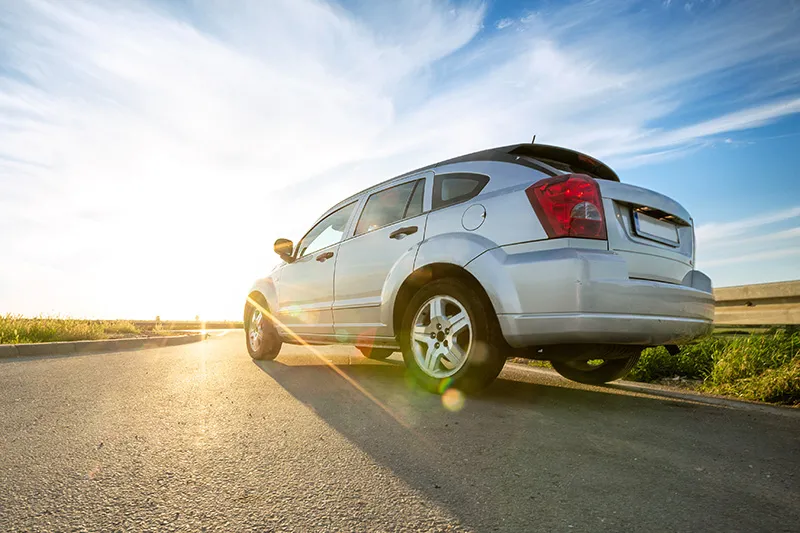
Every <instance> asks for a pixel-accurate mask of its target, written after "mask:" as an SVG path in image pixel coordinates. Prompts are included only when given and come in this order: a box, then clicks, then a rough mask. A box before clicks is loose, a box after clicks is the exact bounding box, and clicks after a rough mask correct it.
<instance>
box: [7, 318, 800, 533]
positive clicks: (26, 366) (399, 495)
mask: <svg viewBox="0 0 800 533" xmlns="http://www.w3.org/2000/svg"><path fill="white" fill-rule="evenodd" d="M319 352H320V354H321V355H322V357H321V358H319V357H317V356H315V355H313V354H312V353H311V352H310V351H309V350H307V349H301V348H296V347H285V348H284V350H283V352H282V353H281V355H280V356H279V357H278V359H277V360H276V361H274V362H269V363H258V364H256V363H253V362H252V361H251V360H250V358H249V357H248V356H247V352H246V350H245V348H244V337H243V335H242V334H241V332H236V333H232V334H229V335H226V336H224V337H219V338H214V339H211V340H209V341H206V342H203V343H198V344H192V345H186V346H177V347H172V348H161V349H151V350H144V351H136V352H122V353H117V354H99V355H83V356H71V357H51V358H39V359H28V360H7V361H2V362H0V531H100V530H103V531H110V530H131V531H132V530H136V531H138V530H151V531H154V530H159V531H177V530H190V531H202V530H205V531H314V530H321V531H421V530H426V531H462V530H472V531H511V532H522V531H569V532H578V531H590V532H595V531H626V532H627V531H648V532H652V531H704V532H706V531H726V532H730V531H747V532H753V531H768V532H776V531H798V530H800V417H798V414H800V412H798V411H796V410H791V411H789V410H784V411H777V410H770V409H766V410H759V409H750V408H741V407H736V406H731V405H706V404H703V403H698V402H694V401H686V400H680V399H675V398H665V397H660V396H659V395H657V394H656V395H653V394H637V393H631V392H629V391H627V390H625V389H624V388H622V387H615V388H611V387H606V388H597V387H583V386H578V385H575V384H571V383H569V382H567V381H565V380H563V379H561V378H559V377H557V376H556V375H554V374H551V373H549V372H546V371H545V372H542V371H536V370H528V369H526V368H523V367H513V366H510V365H507V367H506V370H504V373H503V374H502V375H501V378H500V379H499V380H498V381H497V382H496V383H495V384H493V385H492V386H491V387H490V388H489V389H488V390H487V391H486V392H485V393H484V394H482V395H480V396H478V397H471V398H466V399H465V400H464V401H463V404H462V402H461V400H463V399H462V398H452V397H450V398H446V399H445V400H444V401H443V399H442V398H440V397H437V396H433V395H430V394H427V393H424V392H422V391H419V390H415V389H414V388H413V387H412V386H411V385H410V384H409V382H408V381H407V380H406V379H405V377H404V369H403V366H402V364H401V363H400V361H399V359H397V360H396V361H392V360H390V362H388V363H375V362H372V361H368V360H366V359H364V358H363V357H361V356H360V355H359V354H358V352H356V351H355V350H354V349H351V348H341V347H339V348H322V349H320V350H319ZM398 357H399V356H398V355H397V354H396V355H395V356H393V359H395V358H398ZM324 361H328V362H333V363H335V365H336V369H338V372H337V371H334V370H333V369H331V368H330V367H329V366H328V365H327V364H326V363H325V362H324Z"/></svg>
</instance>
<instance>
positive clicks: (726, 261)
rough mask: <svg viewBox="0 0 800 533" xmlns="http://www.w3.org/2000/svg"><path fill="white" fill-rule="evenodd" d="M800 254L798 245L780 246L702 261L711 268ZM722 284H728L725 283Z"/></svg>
mask: <svg viewBox="0 0 800 533" xmlns="http://www.w3.org/2000/svg"><path fill="white" fill-rule="evenodd" d="M798 255H800V247H794V248H782V249H780V250H764V251H760V252H754V253H749V254H739V255H736V256H733V257H725V258H721V259H713V260H711V261H706V262H705V263H703V266H704V267H705V268H713V267H719V266H730V265H734V264H737V263H751V262H753V261H765V260H768V259H780V258H784V257H795V256H798ZM724 286H728V284H725V285H724Z"/></svg>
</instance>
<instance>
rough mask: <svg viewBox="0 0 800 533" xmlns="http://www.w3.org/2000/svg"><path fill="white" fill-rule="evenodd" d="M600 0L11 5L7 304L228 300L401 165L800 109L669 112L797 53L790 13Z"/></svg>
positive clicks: (151, 308)
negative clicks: (676, 118)
mask: <svg viewBox="0 0 800 533" xmlns="http://www.w3.org/2000/svg"><path fill="white" fill-rule="evenodd" d="M598 4H600V3H592V2H587V3H584V2H580V3H575V4H569V5H565V6H562V7H557V8H553V9H551V10H549V11H546V10H543V11H540V12H537V13H535V14H530V15H527V16H525V17H524V22H525V23H524V24H517V25H516V26H515V31H509V32H495V33H494V34H493V35H492V36H489V37H486V36H482V37H481V39H475V37H476V35H478V33H479V31H480V28H481V26H482V24H484V22H485V20H484V19H485V16H486V8H485V5H484V4H481V3H467V4H460V5H456V4H453V3H448V2H439V1H434V0H405V1H403V2H393V3H386V2H363V3H359V10H358V11H357V12H352V11H348V10H346V9H344V8H343V7H341V6H338V5H335V4H329V3H327V2H325V1H323V0H274V1H271V2H260V1H256V0H248V1H243V2H235V3H228V2H219V1H214V0H198V1H196V2H190V3H186V4H176V5H173V4H167V5H165V6H160V5H156V4H151V3H147V2H140V3H136V2H130V3H126V4H125V6H124V7H120V5H119V4H112V3H109V2H106V1H103V0H96V1H88V2H81V3H74V2H49V1H46V0H30V1H27V2H16V3H13V4H10V5H8V6H7V7H4V10H3V11H2V15H0V16H2V17H3V20H2V24H3V27H4V31H3V32H2V33H0V66H2V67H3V70H2V71H0V72H3V73H4V74H3V75H2V76H0V227H3V228H10V231H6V232H4V233H2V234H0V249H2V250H4V256H3V258H2V260H0V301H2V302H3V306H5V308H0V312H3V311H17V312H24V313H36V312H38V311H40V310H47V311H51V310H52V311H56V312H62V313H69V314H85V315H105V316H115V315H126V316H143V317H147V316H154V315H155V314H160V315H162V316H165V317H166V316H194V315H195V314H197V313H200V314H201V315H205V316H206V317H209V315H213V314H215V313H218V314H221V315H224V316H236V314H238V311H239V306H240V304H241V295H242V292H243V291H244V290H246V287H247V285H248V284H249V282H250V281H251V279H253V278H255V277H257V276H259V275H263V274H265V273H266V272H267V271H268V269H269V266H270V265H271V264H272V263H274V262H275V259H274V255H273V254H272V253H271V251H270V248H271V241H272V240H274V238H275V237H277V236H279V235H285V236H289V237H297V236H299V234H300V233H301V232H302V231H303V230H304V229H306V228H307V226H308V224H309V223H310V222H311V221H312V220H313V219H314V218H316V216H317V215H318V214H319V213H320V212H321V211H322V210H323V209H325V208H326V207H327V206H328V205H330V204H332V203H333V202H335V201H337V200H338V199H340V198H342V197H344V196H345V195H346V194H349V193H351V192H355V191H356V190H358V189H359V188H361V187H363V186H365V185H367V184H370V183H373V182H375V181H378V180H382V179H385V178H387V177H389V176H391V175H393V174H395V173H399V172H402V171H405V170H408V169H410V168H414V167H416V166H420V165H422V164H425V163H429V162H431V161H434V160H437V159H441V158H444V157H448V156H453V155H457V154H458V153H463V152H466V151H469V150H473V149H479V148H483V147H486V146H488V145H496V144H505V143H512V142H520V141H523V140H528V139H530V137H531V135H532V134H534V133H536V134H537V139H538V140H541V141H542V142H549V143H554V144H564V145H568V146H571V147H575V148H578V149H583V150H586V151H588V152H590V153H593V154H596V155H598V156H612V160H611V162H612V163H613V164H615V165H621V166H625V165H629V166H630V165H637V164H645V163H648V162H652V161H655V160H659V159H663V158H668V157H677V156H680V155H681V154H685V153H687V152H689V151H691V150H694V149H697V148H698V146H701V145H702V143H704V142H707V141H708V140H709V139H711V138H713V137H714V136H716V135H721V134H726V133H729V132H734V131H738V130H741V129H743V128H752V127H756V126H759V125H763V124H765V123H768V122H770V121H774V120H777V119H779V118H780V117H782V116H786V115H788V114H792V113H796V112H798V106H799V105H800V100H798V99H797V97H796V96H794V97H792V96H785V95H784V96H781V97H780V98H773V96H774V93H772V92H768V93H766V96H765V95H764V93H762V94H761V99H753V98H750V97H748V96H747V93H746V91H742V92H741V94H740V96H739V98H741V101H739V102H733V103H731V102H729V105H728V106H727V107H726V108H725V109H724V110H720V111H719V112H718V113H716V114H715V115H712V116H708V117H705V118H703V119H702V120H697V121H696V122H695V123H689V124H687V123H685V122H684V123H682V124H681V125H679V126H675V125H672V126H670V127H665V126H659V123H660V121H662V120H664V119H665V118H666V117H669V116H670V114H671V113H673V112H675V111H678V110H682V109H685V108H686V107H687V106H689V105H691V104H692V102H693V101H692V100H690V99H688V96H687V95H689V94H691V95H692V98H694V99H701V98H704V97H708V96H709V94H713V91H715V90H718V88H717V82H719V80H722V79H725V80H727V79H728V78H726V77H725V76H729V75H730V74H729V73H730V72H735V69H736V68H744V66H747V65H753V64H757V63H758V61H759V60H762V59H764V58H774V57H789V58H795V59H796V58H798V57H800V36H798V35H797V33H796V32H794V31H793V28H795V27H796V24H797V22H798V20H799V19H800V15H798V14H797V13H788V14H787V13H786V12H785V10H784V12H781V10H780V9H778V8H774V9H769V8H768V6H760V7H759V8H758V9H756V8H754V7H752V6H751V5H749V4H742V5H740V4H735V5H731V6H727V7H726V8H725V9H722V8H720V9H717V10H715V11H714V13H711V14H706V15H705V16H706V17H707V18H706V19H704V20H703V25H702V31H698V30H697V27H696V26H693V27H687V28H685V29H679V30H673V31H672V33H669V32H668V31H667V30H665V29H662V26H661V25H659V24H655V25H654V22H658V21H659V17H660V16H662V15H661V14H660V12H661V11H662V9H661V7H660V6H657V9H656V10H655V11H652V10H651V11H648V10H641V12H637V14H634V15H631V14H630V12H629V11H626V6H625V5H624V3H602V4H603V5H602V6H601V5H598ZM775 5H776V6H778V7H779V6H780V3H778V4H775ZM648 17H650V18H648ZM500 22H502V21H499V22H498V27H499V25H500ZM516 30H519V31H516ZM654 42H657V43H659V46H657V47H655V46H652V43H654ZM748 68H750V67H748ZM782 75H783V74H781V73H780V72H772V71H764V72H760V78H759V79H760V80H761V82H762V84H763V86H765V87H766V86H768V85H770V84H778V85H779V84H780V83H781V82H780V81H779V79H780V76H782ZM698 80H703V81H704V83H703V84H699V83H698ZM763 98H767V99H766V100H764V99H763ZM733 104H735V106H734V105H733ZM698 230H700V228H698ZM704 231H705V232H706V233H707V234H713V232H714V231H715V230H714V228H713V227H711V228H710V229H709V228H707V229H706V230H704ZM728 231H730V228H728ZM9 258H13V259H9Z"/></svg>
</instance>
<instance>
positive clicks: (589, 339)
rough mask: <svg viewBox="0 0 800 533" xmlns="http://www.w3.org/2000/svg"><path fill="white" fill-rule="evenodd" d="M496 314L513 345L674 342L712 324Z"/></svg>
mask: <svg viewBox="0 0 800 533" xmlns="http://www.w3.org/2000/svg"><path fill="white" fill-rule="evenodd" d="M498 318H499V319H500V329H501V330H502V331H503V335H504V336H505V338H506V340H507V341H508V343H509V344H510V345H511V346H514V347H515V348H522V347H525V346H537V345H548V344H567V343H570V344H571V343H577V344H582V343H602V344H637V345H647V346H654V345H661V344H676V343H679V342H683V341H687V340H690V339H693V338H695V337H698V336H700V335H705V334H706V333H709V332H710V331H711V329H712V328H713V324H712V323H711V322H710V321H708V320H700V319H694V318H678V317H671V316H648V315H627V314H601V313H565V314H556V315H498Z"/></svg>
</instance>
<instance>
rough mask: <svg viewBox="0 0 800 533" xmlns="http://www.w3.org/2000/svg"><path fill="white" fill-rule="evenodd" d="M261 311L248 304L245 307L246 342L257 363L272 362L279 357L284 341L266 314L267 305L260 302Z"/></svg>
mask: <svg viewBox="0 0 800 533" xmlns="http://www.w3.org/2000/svg"><path fill="white" fill-rule="evenodd" d="M258 304H259V306H262V308H261V309H259V308H258V307H256V306H254V305H253V304H251V303H248V304H247V305H246V306H245V321H244V327H245V341H246V343H247V352H248V353H249V354H250V357H252V358H253V359H255V360H257V361H271V360H273V359H275V358H276V357H278V353H279V352H280V351H281V346H282V345H283V341H281V338H280V336H279V335H278V330H277V328H276V327H275V324H274V323H273V322H272V320H270V319H269V318H268V317H267V316H266V315H265V314H264V312H263V311H264V310H265V309H266V304H265V303H264V302H258Z"/></svg>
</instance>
